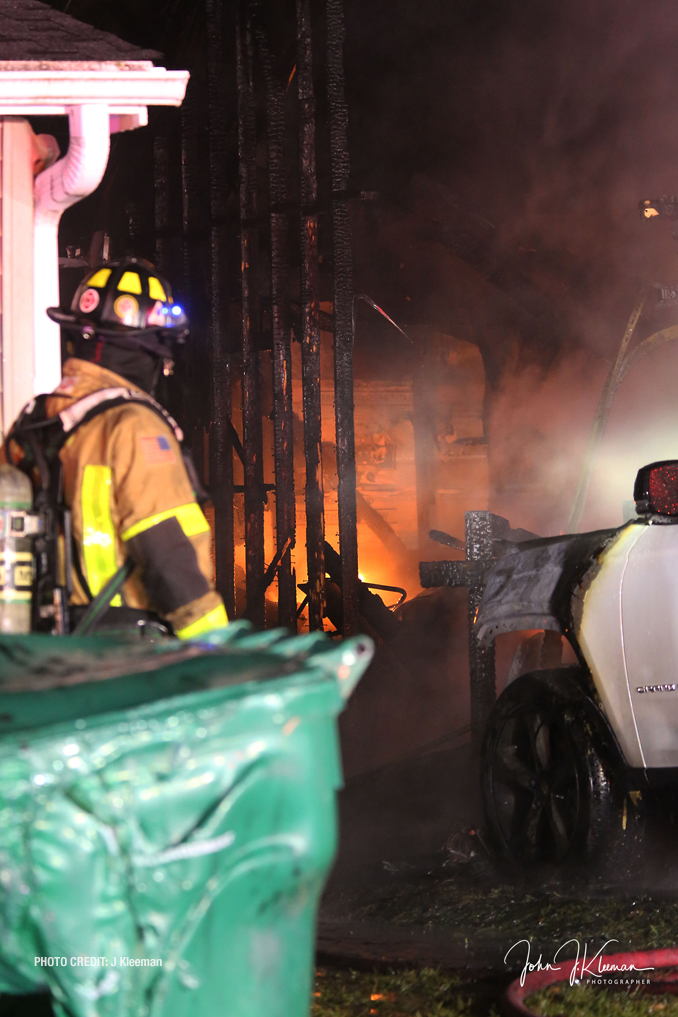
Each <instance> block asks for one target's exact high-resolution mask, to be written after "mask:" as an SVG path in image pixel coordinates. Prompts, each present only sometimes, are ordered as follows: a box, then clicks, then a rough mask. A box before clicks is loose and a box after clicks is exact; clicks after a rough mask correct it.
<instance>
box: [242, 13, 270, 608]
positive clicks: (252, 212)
mask: <svg viewBox="0 0 678 1017" xmlns="http://www.w3.org/2000/svg"><path fill="white" fill-rule="evenodd" d="M249 14H250V11H249V5H248V4H247V3H246V0H241V3H240V6H239V11H238V24H237V29H236V39H237V41H236V47H237V59H236V63H237V83H238V155H239V164H240V218H241V229H240V262H241V292H242V313H241V337H242V364H243V386H242V411H243V413H242V415H243V450H244V458H245V464H244V474H245V582H246V589H247V611H248V617H249V618H250V620H251V621H252V622H253V623H254V624H255V625H257V626H261V627H263V625H264V622H265V592H264V589H263V584H262V582H261V578H262V576H263V574H264V503H263V500H262V497H261V495H262V491H263V482H264V475H263V440H262V422H261V382H260V377H259V354H258V350H257V342H256V328H255V322H254V315H255V314H256V313H257V310H256V309H257V288H256V281H255V274H254V272H255V265H256V258H257V231H256V227H253V226H248V225H246V224H247V223H248V222H251V221H252V220H253V219H254V218H255V216H256V214H257V202H256V142H257V139H256V108H255V98H254V84H253V52H252V25H251V21H250V17H249Z"/></svg>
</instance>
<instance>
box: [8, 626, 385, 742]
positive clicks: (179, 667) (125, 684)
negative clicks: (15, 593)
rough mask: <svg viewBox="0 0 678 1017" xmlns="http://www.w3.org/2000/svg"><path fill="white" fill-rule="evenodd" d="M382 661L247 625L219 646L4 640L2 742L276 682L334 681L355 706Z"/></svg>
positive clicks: (362, 642)
mask: <svg viewBox="0 0 678 1017" xmlns="http://www.w3.org/2000/svg"><path fill="white" fill-rule="evenodd" d="M372 652H373V646H372V643H371V641H370V640H369V639H367V638H364V637H360V638H358V639H352V640H346V641H344V642H342V643H340V644H339V645H334V644H332V642H331V641H330V640H329V639H328V638H327V637H326V636H325V635H323V634H322V633H312V634H310V635H305V636H290V634H289V633H288V632H287V631H286V630H284V629H275V630H268V631H266V632H254V631H253V630H252V628H251V626H250V625H249V623H247V622H233V623H231V624H230V625H229V626H228V628H226V629H224V630H222V631H221V632H220V634H219V637H218V638H217V640H216V642H213V641H210V642H209V643H203V642H199V641H195V642H182V641H180V640H178V639H168V638H160V639H148V640H140V639H138V638H135V639H134V641H132V640H131V639H130V638H129V637H125V636H123V635H94V636H81V637H74V636H65V637H58V636H50V635H38V634H35V635H0V734H2V733H4V732H9V731H17V730H24V729H27V728H35V727H41V726H43V725H45V724H53V723H58V722H60V721H65V720H74V719H76V718H78V717H85V716H91V715H92V714H102V713H109V712H111V711H117V710H121V709H128V708H131V707H135V706H140V705H142V704H144V703H150V702H153V701H155V700H157V699H164V698H168V697H172V696H177V695H186V694H189V693H193V692H199V691H201V690H207V689H216V688H221V689H225V688H230V689H231V690H232V696H233V698H238V697H242V696H247V695H251V694H252V692H253V691H254V690H256V691H260V689H261V685H262V683H269V682H272V681H275V680H278V681H280V680H283V681H286V682H287V683H288V684H289V683H296V684H299V683H301V684H304V683H309V682H318V681H319V680H324V681H327V680H331V681H332V682H334V683H335V684H336V683H338V686H339V690H340V692H341V694H342V696H343V697H344V698H346V697H347V696H348V695H349V694H350V692H351V690H352V689H353V687H354V686H355V684H356V682H357V681H358V679H359V678H360V675H361V674H362V673H363V671H364V670H365V668H366V667H367V665H368V663H369V661H370V659H371V657H372Z"/></svg>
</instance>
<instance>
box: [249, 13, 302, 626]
mask: <svg viewBox="0 0 678 1017" xmlns="http://www.w3.org/2000/svg"><path fill="white" fill-rule="evenodd" d="M256 37H257V41H258V44H259V56H260V59H261V64H262V68H263V73H264V80H265V84H266V121H267V123H266V136H267V156H268V181H269V184H268V187H269V217H270V230H271V328H272V339H273V426H274V458H275V514H276V540H277V546H278V555H277V556H278V557H279V565H278V623H279V624H280V625H284V626H285V627H286V628H288V629H293V630H294V629H296V625H297V599H296V581H295V573H294V569H293V568H292V562H291V553H290V551H291V548H292V547H293V546H294V542H295V502H294V437H293V430H292V427H293V416H292V353H291V348H290V323H289V308H288V276H289V258H288V240H287V231H288V226H289V223H288V214H287V181H286V167H285V94H284V91H283V89H282V87H281V84H280V82H279V81H278V79H277V77H276V74H275V71H274V68H273V61H272V58H271V53H270V51H269V48H268V43H267V41H266V37H265V35H264V32H263V30H262V29H261V27H260V26H258V29H257V32H256ZM286 544H287V545H288V547H287V550H286V551H285V552H284V553H283V554H281V553H280V551H281V549H282V548H284V547H285V545H286Z"/></svg>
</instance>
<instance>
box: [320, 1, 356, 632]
mask: <svg viewBox="0 0 678 1017" xmlns="http://www.w3.org/2000/svg"><path fill="white" fill-rule="evenodd" d="M326 13H327V97H328V106H329V126H330V160H331V177H332V240H333V247H334V399H335V420H336V442H337V474H338V479H339V490H338V498H339V548H340V553H341V590H342V603H343V631H344V635H347V636H348V635H352V634H353V633H354V632H355V630H356V624H357V617H358V600H357V591H358V529H357V526H358V523H357V514H356V469H355V430H354V420H353V410H354V404H353V256H352V250H351V219H350V214H349V206H348V185H349V171H350V162H349V154H348V109H347V106H346V99H345V95H344V64H343V53H344V5H343V0H327V5H326Z"/></svg>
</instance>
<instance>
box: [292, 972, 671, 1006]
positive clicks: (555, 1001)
mask: <svg viewBox="0 0 678 1017" xmlns="http://www.w3.org/2000/svg"><path fill="white" fill-rule="evenodd" d="M500 993H501V989H500V988H499V987H498V986H497V985H496V984H492V983H489V984H488V983H484V982H482V981H469V980H468V979H467V978H466V979H465V978H463V977H462V976H459V975H455V974H450V973H448V972H444V971H438V970H433V969H431V968H425V969H422V970H400V971H386V972H384V971H371V972H369V971H353V970H347V969H343V968H331V967H322V968H319V969H318V970H317V971H316V980H315V987H314V994H313V1009H312V1014H311V1017H498V1014H499V996H500ZM526 1004H527V1006H529V1007H530V1009H531V1010H533V1011H534V1013H535V1014H539V1015H540V1017H648V1014H656V1015H660V1017H678V996H670V995H662V996H650V995H645V994H643V993H642V992H640V991H639V990H633V991H631V992H629V993H627V992H614V991H611V990H607V989H600V988H596V987H594V986H591V985H574V986H569V985H567V984H565V985H552V986H550V987H549V988H548V989H544V990H542V991H541V992H538V993H534V994H533V995H532V996H528V998H527V1000H526Z"/></svg>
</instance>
